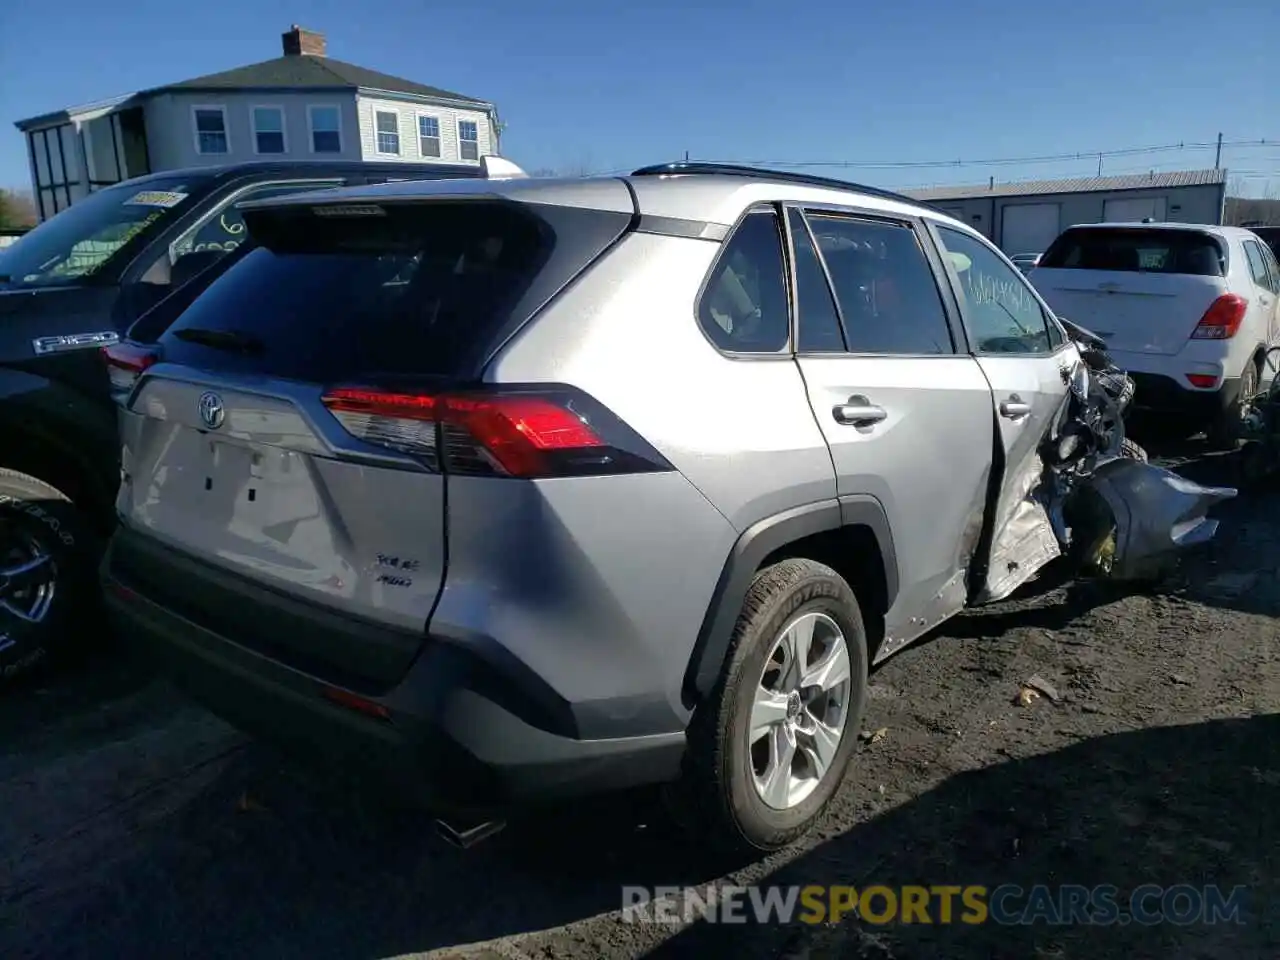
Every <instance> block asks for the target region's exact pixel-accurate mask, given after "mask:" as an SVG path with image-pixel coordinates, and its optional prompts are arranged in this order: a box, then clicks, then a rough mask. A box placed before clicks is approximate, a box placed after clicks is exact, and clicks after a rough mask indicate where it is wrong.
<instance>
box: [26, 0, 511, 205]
mask: <svg viewBox="0 0 1280 960" xmlns="http://www.w3.org/2000/svg"><path fill="white" fill-rule="evenodd" d="M281 39H282V41H283V47H284V55H283V56H280V57H276V58H275V59H274V60H265V61H263V62H262V63H254V64H250V65H249V66H246V67H237V68H235V69H233V70H227V71H224V72H222V73H214V74H210V75H209V76H205V77H196V78H195V79H194V80H184V81H182V82H180V83H173V84H169V85H167V86H163V87H156V88H154V89H151V90H143V91H140V92H138V93H133V94H128V95H126V96H122V97H115V98H113V99H111V100H105V101H101V102H98V103H92V104H87V105H85V106H80V107H72V108H68V109H66V110H59V111H57V112H55V113H48V114H44V115H42V116H38V117H31V118H30V119H27V120H19V121H18V122H17V124H16V125H17V127H18V129H19V130H21V131H22V132H23V133H24V134H25V135H26V137H27V147H28V152H29V154H30V160H31V182H32V185H33V187H34V188H35V189H34V193H35V197H36V202H37V205H38V207H39V211H40V217H41V219H44V218H47V217H51V216H53V215H54V214H55V213H57V212H58V211H60V210H63V209H65V208H66V207H68V206H70V205H71V204H73V203H75V202H76V200H78V199H80V198H82V197H84V196H86V195H87V194H88V193H89V192H90V191H92V190H95V189H98V188H99V187H104V186H108V185H110V184H113V183H119V182H120V181H121V180H127V179H129V178H130V177H136V176H141V175H142V174H145V173H154V172H158V171H161V170H175V169H183V168H188V167H199V166H207V165H213V164H224V163H234V162H239V161H245V160H271V159H279V158H282V157H285V158H287V157H296V158H308V159H324V158H326V157H334V158H341V159H347V160H381V161H387V160H391V161H394V160H402V161H405V162H413V163H432V162H439V163H454V164H456V163H470V162H474V163H477V164H478V163H479V162H480V158H481V157H482V156H484V155H485V154H494V155H497V154H498V153H499V150H498V135H499V131H500V125H499V123H498V111H497V108H496V107H495V106H494V105H493V104H492V103H490V102H488V101H485V100H477V99H475V98H473V97H467V96H463V95H462V94H459V93H451V92H449V91H448V90H441V89H438V88H436V87H429V86H427V85H425V84H421V83H416V82H414V81H412V80H403V79H401V78H399V77H392V76H389V75H387V74H385V73H379V72H378V71H376V70H370V69H368V68H366V67H358V66H356V65H355V64H351V63H344V62H343V61H341V60H333V59H331V58H330V57H328V56H326V53H325V38H324V35H323V34H319V33H313V32H311V31H309V30H304V29H302V28H301V27H298V26H297V25H296V24H295V25H294V26H293V27H292V28H291V29H290V30H289V32H288V33H285V34H284V35H283V36H282V38H281Z"/></svg>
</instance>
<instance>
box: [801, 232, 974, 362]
mask: <svg viewBox="0 0 1280 960" xmlns="http://www.w3.org/2000/svg"><path fill="white" fill-rule="evenodd" d="M805 216H806V218H807V219H808V221H809V226H810V228H811V229H812V231H813V235H814V237H815V238H816V239H817V243H818V249H819V251H820V252H821V254H822V259H823V261H824V262H825V263H826V266H827V272H828V273H829V274H830V275H831V282H832V284H833V285H834V286H835V293H836V300H837V302H838V303H839V305H840V316H841V317H842V319H843V320H844V335H845V340H846V341H847V342H848V345H849V352H850V353H862V354H868V353H870V354H877V353H878V354H897V355H909V356H921V355H924V356H931V355H937V354H945V353H952V352H954V350H955V347H954V344H953V343H952V340H951V331H950V328H949V327H948V326H947V316H946V313H945V311H944V309H943V306H942V294H941V293H940V292H939V290H938V285H937V281H936V279H935V277H934V274H933V269H932V268H931V267H930V266H929V261H928V259H927V258H926V257H925V253H924V250H923V249H922V248H921V246H920V241H919V239H918V238H917V237H916V233H915V231H914V230H913V229H912V228H911V227H910V226H908V225H907V224H902V223H894V222H889V221H882V220H865V219H861V218H857V217H850V216H842V215H836V214H829V213H818V212H813V211H810V212H807V213H806V215H805Z"/></svg>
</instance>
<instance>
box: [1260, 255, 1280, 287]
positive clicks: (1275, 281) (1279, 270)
mask: <svg viewBox="0 0 1280 960" xmlns="http://www.w3.org/2000/svg"><path fill="white" fill-rule="evenodd" d="M1260 249H1261V250H1262V256H1263V257H1264V258H1266V261H1267V269H1268V270H1270V271H1271V292H1272V293H1277V294H1280V262H1277V261H1276V255H1275V253H1274V252H1272V250H1271V248H1270V247H1269V246H1267V245H1266V244H1265V243H1263V244H1262V245H1261V247H1260Z"/></svg>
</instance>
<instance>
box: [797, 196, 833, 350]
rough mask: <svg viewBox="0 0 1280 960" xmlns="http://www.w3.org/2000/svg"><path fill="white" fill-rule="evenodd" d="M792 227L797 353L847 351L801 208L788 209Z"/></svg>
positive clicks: (829, 289)
mask: <svg viewBox="0 0 1280 960" xmlns="http://www.w3.org/2000/svg"><path fill="white" fill-rule="evenodd" d="M787 223H788V226H789V227H790V228H791V250H792V254H793V256H794V258H795V268H796V310H797V313H798V314H799V316H798V319H797V324H796V351H797V352H798V353H844V350H845V343H844V334H843V333H841V330H840V315H839V314H838V313H837V312H836V302H835V300H834V299H833V297H832V293H831V286H830V284H828V283H827V275H826V272H825V271H824V270H823V269H822V261H821V260H819V259H818V251H817V250H816V249H814V246H813V240H812V238H811V237H810V235H809V228H808V227H807V226H806V225H805V222H804V216H803V215H802V214H801V213H800V211H799V210H788V211H787Z"/></svg>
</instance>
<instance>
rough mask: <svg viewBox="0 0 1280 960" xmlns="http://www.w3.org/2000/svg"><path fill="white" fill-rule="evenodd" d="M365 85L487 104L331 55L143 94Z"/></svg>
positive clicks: (285, 60)
mask: <svg viewBox="0 0 1280 960" xmlns="http://www.w3.org/2000/svg"><path fill="white" fill-rule="evenodd" d="M354 87H364V88H366V89H373V90H386V91H389V92H391V93H407V94H412V95H414V96H419V97H438V98H441V99H445V100H458V101H461V102H464V103H474V104H478V105H484V106H487V105H488V101H486V100H477V99H476V98H475V97H468V96H464V95H463V94H461V93H453V92H452V91H449V90H441V89H440V88H439V87H429V86H427V85H426V84H425V83H415V82H414V81H412V80H405V79H403V78H401V77H393V76H391V75H390V74H387V73H379V72H378V71H377V70H370V69H368V68H367V67H360V66H356V65H355V64H354V63H344V62H343V61H341V60H334V59H332V58H331V57H316V56H307V55H302V56H291V57H276V58H275V59H274V60H264V61H262V62H261V63H251V64H249V65H248V66H245V67H236V68H234V69H232V70H223V71H222V72H221V73H211V74H208V75H207V76H203V77H196V78H194V79H192V80H183V81H181V82H179V83H169V84H165V85H164V86H162V87H155V88H153V89H151V90H146V91H144V93H147V94H155V93H164V92H166V91H170V90H192V91H194V90H245V89H252V90H271V89H308V88H310V89H322V88H323V89H330V90H332V89H335V88H338V89H345V88H354Z"/></svg>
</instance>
